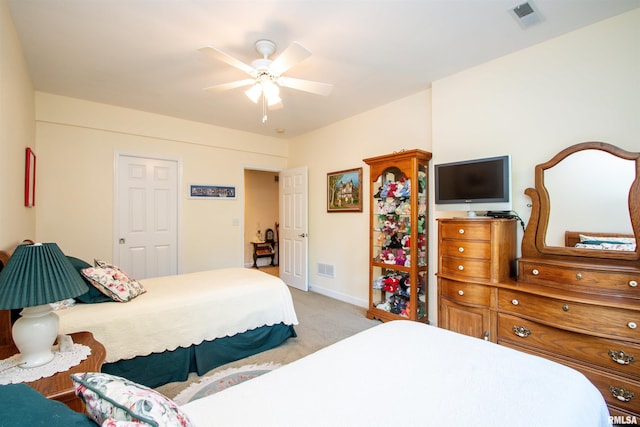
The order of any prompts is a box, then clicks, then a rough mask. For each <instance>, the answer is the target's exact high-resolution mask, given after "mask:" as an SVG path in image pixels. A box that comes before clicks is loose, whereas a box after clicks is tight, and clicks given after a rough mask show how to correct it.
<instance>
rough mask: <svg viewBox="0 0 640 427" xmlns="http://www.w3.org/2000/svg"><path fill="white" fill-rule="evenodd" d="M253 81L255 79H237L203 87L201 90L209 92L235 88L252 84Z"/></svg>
mask: <svg viewBox="0 0 640 427" xmlns="http://www.w3.org/2000/svg"><path fill="white" fill-rule="evenodd" d="M255 82H256V81H255V80H254V79H244V80H238V81H235V82H230V83H222V84H219V85H213V86H209V87H205V88H204V89H203V90H208V91H211V92H221V91H223V90H229V89H235V88H237V87H242V86H249V85H251V84H254V83H255Z"/></svg>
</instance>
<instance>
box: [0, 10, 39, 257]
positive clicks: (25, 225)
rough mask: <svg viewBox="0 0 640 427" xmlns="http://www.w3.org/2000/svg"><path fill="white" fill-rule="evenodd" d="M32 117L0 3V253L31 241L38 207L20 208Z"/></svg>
mask: <svg viewBox="0 0 640 427" xmlns="http://www.w3.org/2000/svg"><path fill="white" fill-rule="evenodd" d="M34 114H35V108H34V100H33V86H32V84H31V79H30V78H29V74H28V72H27V64H26V62H25V59H24V56H23V54H22V47H21V46H20V41H19V40H18V36H17V34H16V32H15V28H14V26H13V21H12V20H11V15H10V14H9V9H8V7H7V3H6V1H5V0H0V170H1V171H2V185H0V200H1V201H2V202H1V203H0V224H2V226H0V249H11V248H13V247H14V246H15V245H16V244H17V243H19V242H21V241H22V240H23V239H25V238H35V212H36V210H37V209H38V207H35V208H26V207H25V206H24V173H25V149H26V148H27V147H31V148H32V149H35V129H34V125H33V123H34V122H33V120H34ZM36 153H37V151H36Z"/></svg>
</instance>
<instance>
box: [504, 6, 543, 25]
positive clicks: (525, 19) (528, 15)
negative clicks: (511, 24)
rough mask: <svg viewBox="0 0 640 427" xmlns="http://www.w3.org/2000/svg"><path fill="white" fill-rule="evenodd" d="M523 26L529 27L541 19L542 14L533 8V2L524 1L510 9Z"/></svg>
mask: <svg viewBox="0 0 640 427" xmlns="http://www.w3.org/2000/svg"><path fill="white" fill-rule="evenodd" d="M510 12H511V13H512V14H513V16H514V17H515V18H516V21H518V23H519V24H520V26H521V27H522V28H528V27H530V26H532V25H535V24H537V23H539V22H540V21H541V18H540V14H539V13H538V12H537V11H536V10H535V9H534V8H533V6H532V5H531V2H527V3H522V4H521V5H518V6H516V7H514V8H513V9H511V10H510Z"/></svg>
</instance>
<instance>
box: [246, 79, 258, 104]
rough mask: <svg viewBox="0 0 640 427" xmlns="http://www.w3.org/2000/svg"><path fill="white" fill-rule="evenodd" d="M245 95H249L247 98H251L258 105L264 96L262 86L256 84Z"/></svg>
mask: <svg viewBox="0 0 640 427" xmlns="http://www.w3.org/2000/svg"><path fill="white" fill-rule="evenodd" d="M244 94H245V95H247V98H249V99H250V100H251V101H252V102H253V103H254V104H257V103H258V100H260V95H262V85H260V84H258V83H256V84H254V85H253V86H251V87H250V88H249V89H247V90H245V91H244Z"/></svg>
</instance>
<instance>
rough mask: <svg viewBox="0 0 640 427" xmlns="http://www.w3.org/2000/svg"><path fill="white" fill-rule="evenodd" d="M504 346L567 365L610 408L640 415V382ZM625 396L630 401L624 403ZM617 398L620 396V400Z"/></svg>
mask: <svg viewBox="0 0 640 427" xmlns="http://www.w3.org/2000/svg"><path fill="white" fill-rule="evenodd" d="M504 345H505V346H506V347H510V348H514V349H516V350H520V351H524V352H525V353H530V354H534V355H536V356H540V357H544V358H546V359H550V360H553V361H554V362H558V363H561V364H563V365H567V366H569V367H570V368H573V369H575V370H577V371H579V372H581V373H582V374H583V375H584V376H586V377H587V378H588V379H589V381H591V383H592V384H593V385H594V386H595V387H596V388H597V389H598V391H600V393H601V394H602V397H604V400H605V402H606V403H607V405H609V406H610V407H614V408H620V409H622V410H623V411H625V412H628V413H634V414H638V413H640V382H638V381H634V380H632V379H629V378H624V377H621V376H619V375H616V374H609V373H606V372H601V371H597V370H595V369H593V368H590V367H588V366H585V365H581V364H579V363H575V362H567V361H565V360H561V359H558V358H555V357H552V356H547V355H545V354H540V353H538V352H536V351H535V350H532V349H530V348H527V347H520V346H518V345H512V344H511V343H504ZM611 389H612V390H613V391H612V390H611ZM629 393H633V397H631V395H630V394H629ZM625 395H626V398H627V399H628V401H624V399H625ZM616 396H620V399H619V398H618V397H616ZM568 398H569V397H568Z"/></svg>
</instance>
